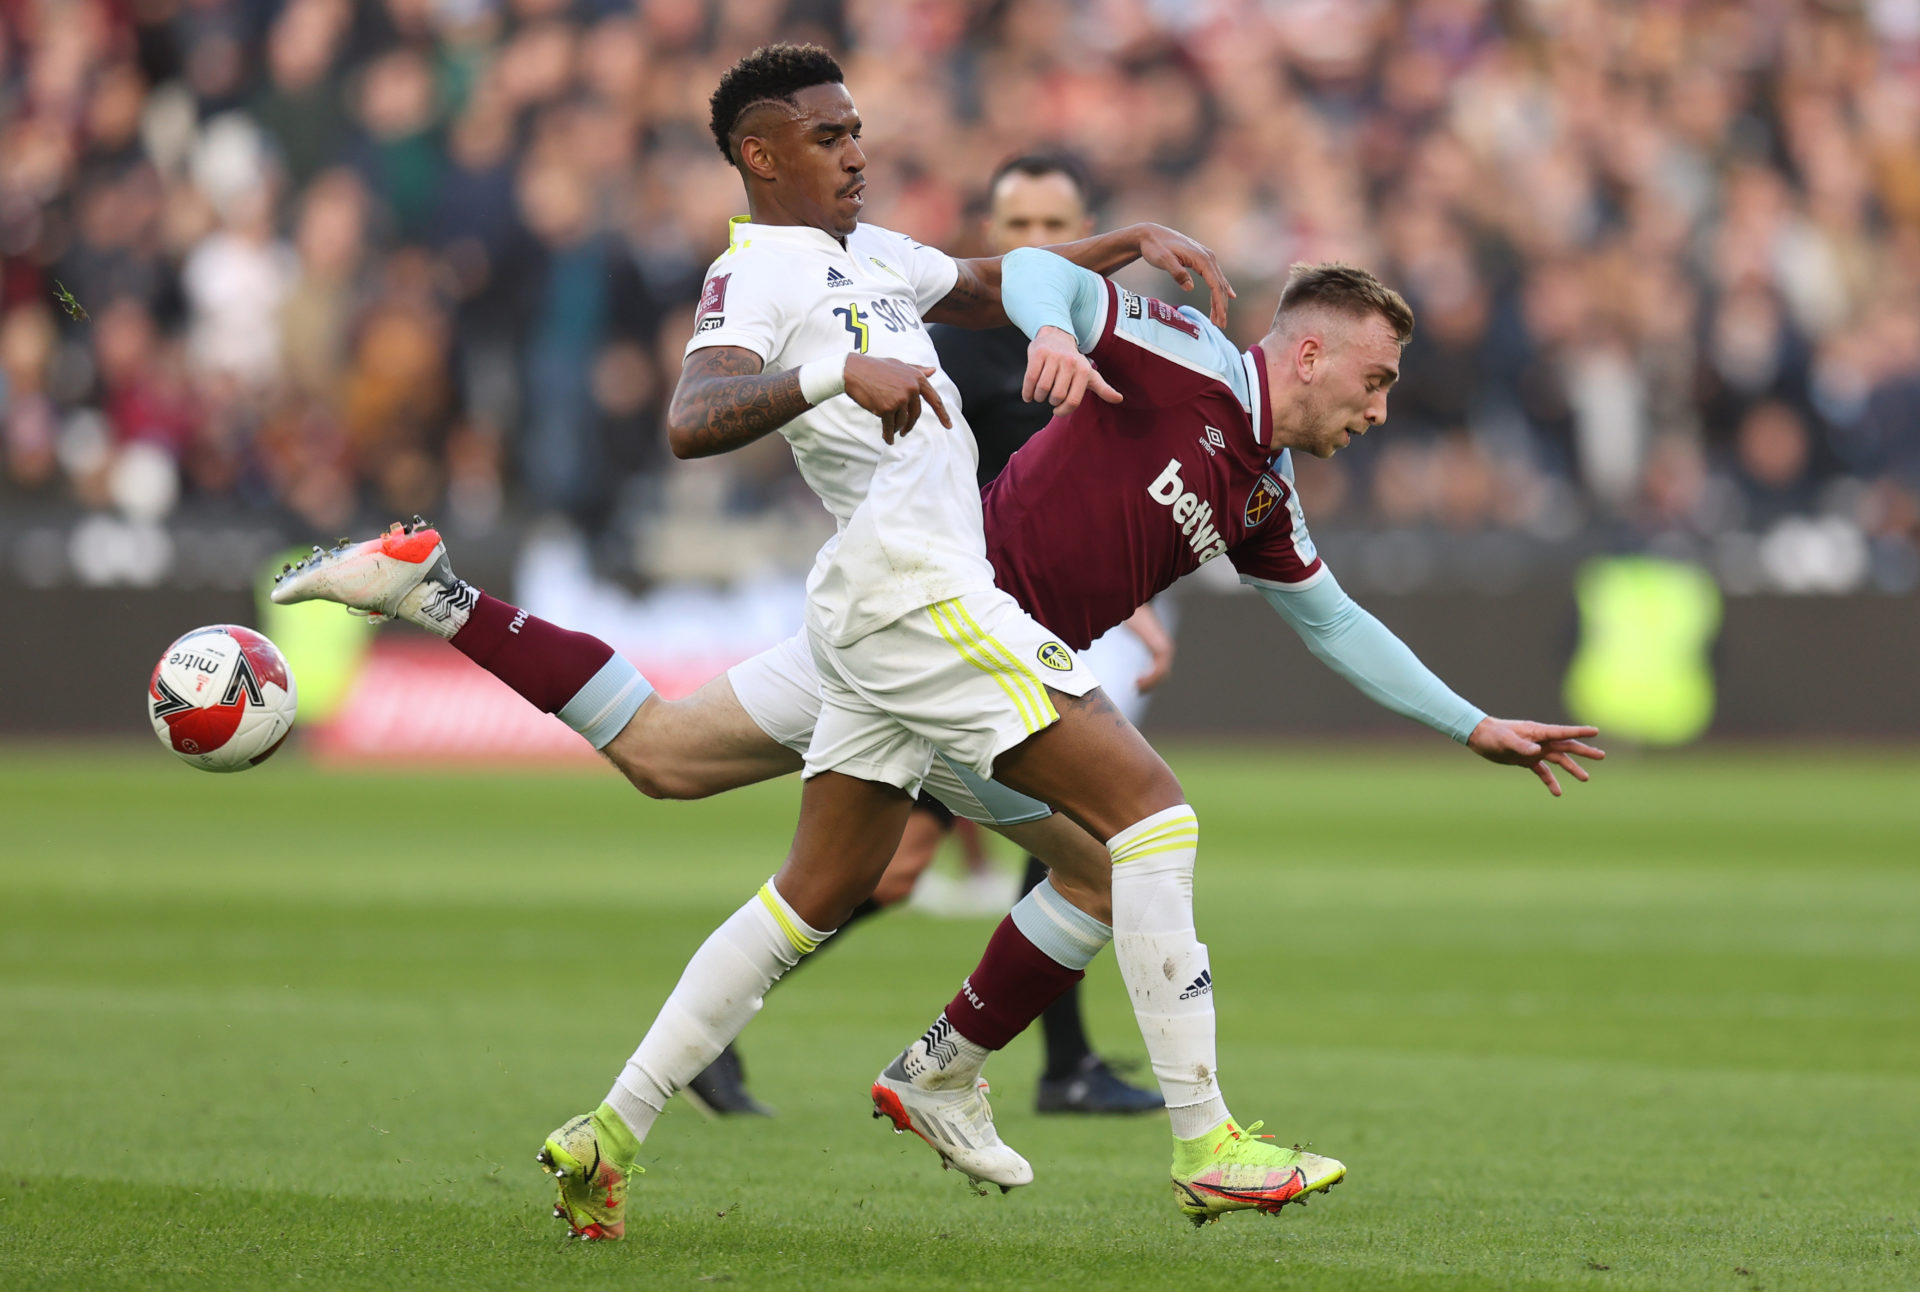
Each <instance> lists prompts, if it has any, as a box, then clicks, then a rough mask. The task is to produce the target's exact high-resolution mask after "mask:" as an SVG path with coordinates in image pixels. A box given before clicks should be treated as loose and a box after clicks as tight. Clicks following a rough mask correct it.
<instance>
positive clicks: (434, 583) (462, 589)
mask: <svg viewBox="0 0 1920 1292" xmlns="http://www.w3.org/2000/svg"><path fill="white" fill-rule="evenodd" d="M479 601H480V589H478V588H476V587H474V586H473V585H472V584H471V583H468V582H467V581H466V580H465V579H462V578H460V577H458V576H456V575H455V574H454V572H453V567H452V566H451V565H450V564H448V562H447V558H446V557H445V556H444V555H442V556H441V557H440V559H439V560H437V561H435V562H434V563H433V568H432V569H430V570H428V571H427V575H426V577H425V578H423V579H421V580H420V582H419V583H418V584H416V585H415V586H414V588H413V590H412V591H411V592H409V593H407V595H406V596H404V597H402V598H400V604H399V606H398V607H397V608H396V609H395V611H394V613H395V614H396V615H397V616H398V617H399V618H401V619H404V620H406V621H407V622H408V623H410V624H414V625H416V626H418V627H421V628H424V629H426V630H427V631H428V632H430V633H432V634H434V635H435V636H436V637H451V636H453V635H454V634H455V633H457V632H459V631H460V630H461V629H462V628H465V627H466V626H467V620H468V619H469V618H471V617H472V615H473V608H474V606H475V605H477V604H479Z"/></svg>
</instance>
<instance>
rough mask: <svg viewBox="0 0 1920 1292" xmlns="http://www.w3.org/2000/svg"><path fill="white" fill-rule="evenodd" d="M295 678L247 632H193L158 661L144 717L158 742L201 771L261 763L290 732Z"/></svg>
mask: <svg viewBox="0 0 1920 1292" xmlns="http://www.w3.org/2000/svg"><path fill="white" fill-rule="evenodd" d="M298 707H299V705H298V701H297V699H296V697H295V694H294V686H293V674H292V673H291V672H290V671H289V670H288V669H287V660H286V657H285V656H284V655H282V654H281V653H280V648H279V647H277V646H275V645H274V644H273V643H272V642H270V641H268V640H267V639H266V638H265V637H262V636H261V635H260V634H259V633H257V632H255V631H253V629H251V628H241V627H240V626H238V625H237V624H215V625H213V626H212V627H210V628H196V629H194V630H193V631H192V632H190V633H188V634H187V635H186V636H184V637H182V638H180V640H178V641H176V642H174V644H173V645H171V646H169V647H167V649H166V651H165V653H164V654H162V655H161V656H160V662H159V663H158V664H156V665H154V666H153V679H152V680H151V681H150V682H148V683H147V716H148V717H149V718H151V719H152V720H153V730H154V734H155V735H157V736H159V737H160V743H161V744H163V745H165V746H166V747H167V748H168V749H171V750H172V751H173V752H174V753H176V754H178V755H180V757H181V758H183V759H185V760H186V761H187V762H189V763H191V764H192V765H193V766H195V767H198V768H199V769H200V770H202V771H206V772H244V771H245V770H247V768H249V767H253V766H256V765H258V764H260V763H264V762H265V761H266V760H267V759H268V758H270V757H272V755H273V751H274V750H276V749H278V748H280V742H281V741H283V740H285V739H286V738H287V733H288V732H289V731H291V730H293V718H294V714H295V712H297V710H298Z"/></svg>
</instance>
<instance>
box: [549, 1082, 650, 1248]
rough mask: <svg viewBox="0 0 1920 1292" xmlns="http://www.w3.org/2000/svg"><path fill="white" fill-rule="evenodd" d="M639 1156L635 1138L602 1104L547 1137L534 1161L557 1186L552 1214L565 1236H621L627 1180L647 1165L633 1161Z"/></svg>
mask: <svg viewBox="0 0 1920 1292" xmlns="http://www.w3.org/2000/svg"><path fill="white" fill-rule="evenodd" d="M639 1155H640V1141H639V1140H637V1139H635V1138H634V1137H633V1132H632V1131H631V1130H629V1129H628V1128H627V1124H626V1123H625V1122H623V1121H621V1120H620V1114H619V1113H617V1112H615V1111H614V1110H613V1109H612V1108H611V1107H609V1106H608V1105H606V1104H601V1105H600V1106H599V1107H598V1108H596V1109H594V1110H593V1111H592V1112H591V1113H582V1114H581V1115H580V1116H578V1117H575V1118H574V1119H573V1120H572V1121H569V1122H568V1123H567V1124H566V1125H564V1126H562V1127H561V1128H560V1129H559V1130H557V1131H555V1132H554V1133H553V1134H551V1135H549V1136H547V1142H546V1143H545V1144H544V1145H542V1146H541V1149H540V1152H539V1154H538V1156H537V1158H536V1159H535V1160H537V1161H538V1162H539V1163H540V1166H541V1169H542V1170H544V1171H546V1172H547V1173H548V1174H549V1175H551V1176H553V1177H554V1182H555V1183H556V1184H557V1185H559V1187H560V1201H559V1202H557V1203H555V1204H554V1207H553V1214H554V1215H555V1216H557V1217H559V1218H560V1219H561V1220H564V1221H566V1222H567V1237H569V1238H582V1239H615V1238H624V1237H626V1233H627V1181H629V1180H631V1179H632V1178H633V1177H634V1176H636V1175H639V1174H640V1173H641V1172H642V1171H644V1170H645V1169H646V1168H644V1167H641V1166H638V1165H636V1164H635V1163H634V1158H636V1157H638V1156H639Z"/></svg>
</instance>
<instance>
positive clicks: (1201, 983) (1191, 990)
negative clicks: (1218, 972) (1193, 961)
mask: <svg viewBox="0 0 1920 1292" xmlns="http://www.w3.org/2000/svg"><path fill="white" fill-rule="evenodd" d="M1212 990H1213V970H1211V969H1202V970H1201V971H1200V976H1199V977H1198V978H1195V979H1194V980H1193V981H1192V982H1191V983H1189V984H1188V986H1187V989H1186V990H1185V991H1183V992H1181V993H1180V999H1181V1000H1193V999H1194V998H1195V997H1198V996H1204V995H1206V994H1207V993H1208V992H1210V991H1212Z"/></svg>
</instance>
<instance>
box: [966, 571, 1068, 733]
mask: <svg viewBox="0 0 1920 1292" xmlns="http://www.w3.org/2000/svg"><path fill="white" fill-rule="evenodd" d="M953 608H954V609H955V610H957V611H959V612H960V617H961V618H963V619H965V620H966V621H967V625H968V627H970V628H972V629H973V631H974V635H975V636H976V637H978V638H979V640H980V641H981V642H982V643H984V644H985V645H986V646H987V647H988V648H990V649H991V650H994V651H997V652H998V653H999V656H1000V658H1001V659H1002V660H1003V661H1005V663H1006V665H1007V667H1008V668H1009V669H1011V670H1012V671H1013V672H1014V674H1015V675H1016V676H1018V677H1019V678H1020V679H1021V680H1022V681H1023V682H1024V683H1025V684H1026V685H1028V686H1030V687H1032V688H1033V694H1034V696H1035V697H1036V698H1037V699H1038V700H1039V702H1040V712H1041V713H1042V714H1044V715H1045V721H1043V722H1042V723H1041V724H1040V726H1041V727H1044V726H1046V725H1047V723H1049V722H1052V721H1054V720H1055V719H1057V718H1058V717H1059V716H1060V714H1059V711H1058V710H1056V709H1055V708H1054V707H1053V701H1052V699H1050V698H1049V697H1048V695H1047V684H1046V683H1045V682H1042V681H1041V680H1040V678H1039V675H1037V674H1036V673H1035V672H1034V671H1033V670H1032V669H1031V668H1029V667H1028V666H1027V663H1026V661H1025V660H1023V659H1021V658H1020V657H1019V656H1018V655H1015V654H1014V653H1013V652H1012V651H1010V650H1008V649H1007V647H1006V644H1005V643H1003V642H1002V641H1001V640H1000V639H999V638H997V637H994V636H992V635H991V634H989V633H988V632H987V630H986V629H984V628H982V627H981V626H980V624H979V621H978V620H976V619H975V618H974V617H973V613H972V612H971V611H969V610H968V609H967V606H966V603H965V602H964V601H960V600H958V599H955V601H954V603H953ZM1034 730H1036V731H1038V730H1039V727H1036V728H1034Z"/></svg>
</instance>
